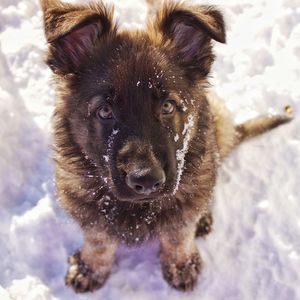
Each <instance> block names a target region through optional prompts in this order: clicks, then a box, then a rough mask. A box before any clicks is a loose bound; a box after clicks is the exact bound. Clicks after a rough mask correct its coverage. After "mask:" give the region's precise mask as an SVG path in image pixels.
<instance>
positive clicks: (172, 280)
mask: <svg viewBox="0 0 300 300" xmlns="http://www.w3.org/2000/svg"><path fill="white" fill-rule="evenodd" d="M196 226H197V223H196V222H192V223H190V224H188V225H185V226H184V227H183V228H176V229H175V228H173V229H172V230H171V231H169V232H164V233H162V234H161V236H160V260H161V266H162V272H163V276H164V278H165V280H166V281H167V282H168V283H169V284H170V285H171V286H172V287H174V288H176V289H178V290H181V291H191V290H193V288H194V287H195V285H196V283H197V277H198V273H199V272H200V270H201V265H202V263H201V258H200V254H199V251H198V249H197V246H196V243H195V231H196Z"/></svg>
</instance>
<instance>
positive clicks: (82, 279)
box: [65, 252, 108, 293]
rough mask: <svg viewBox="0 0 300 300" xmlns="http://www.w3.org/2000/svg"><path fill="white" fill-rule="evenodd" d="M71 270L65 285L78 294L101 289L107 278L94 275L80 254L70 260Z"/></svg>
mask: <svg viewBox="0 0 300 300" xmlns="http://www.w3.org/2000/svg"><path fill="white" fill-rule="evenodd" d="M68 262H69V265H70V267H69V270H68V272H67V275H66V277H65V283H66V285H68V286H72V287H73V289H74V290H75V292H76V293H85V292H92V291H94V290H97V289H99V288H101V287H102V286H103V284H104V282H105V280H106V278H107V277H108V274H107V276H101V275H100V274H96V273H94V272H93V271H92V270H91V269H90V268H89V267H88V266H87V265H86V264H85V263H84V261H83V260H82V259H81V254H80V252H77V253H75V254H74V255H73V256H70V257H69V259H68Z"/></svg>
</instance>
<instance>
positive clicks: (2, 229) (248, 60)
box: [0, 0, 300, 300]
mask: <svg viewBox="0 0 300 300" xmlns="http://www.w3.org/2000/svg"><path fill="white" fill-rule="evenodd" d="M114 2H115V6H116V11H117V16H118V18H119V19H120V23H121V24H123V25H124V26H142V25H143V22H144V20H145V16H146V13H147V8H146V4H145V3H144V2H143V1H142V0H141V1H137V0H126V1H125V0H122V1H121V0H119V1H117V0H115V1H114ZM193 2H197V3H203V2H202V1H201V0H196V1H193ZM206 3H211V4H219V5H220V7H221V8H222V9H223V11H224V13H225V16H226V20H227V24H228V26H227V27H228V43H227V45H216V52H217V57H218V58H217V61H216V63H215V65H214V79H212V83H213V84H214V86H215V90H216V91H217V93H218V94H219V95H220V96H221V97H223V98H224V99H226V102H227V103H228V106H229V107H230V109H231V110H232V111H233V112H234V113H235V115H236V116H237V117H236V119H237V121H242V120H245V119H246V118H249V117H252V116H255V115H257V114H261V113H265V112H270V113H272V112H280V111H282V109H283V107H284V106H285V105H286V104H290V105H291V106H292V107H293V109H294V113H295V119H294V120H293V122H292V123H290V124H288V125H285V126H282V127H280V128H278V129H276V130H274V131H272V132H270V133H268V134H266V135H264V136H261V137H259V138H257V139H255V140H252V141H249V142H247V143H245V144H244V145H242V146H241V147H240V148H239V149H238V150H236V151H235V152H234V153H233V154H232V155H231V157H230V158H228V159H227V161H226V162H225V163H224V165H223V167H222V169H221V170H220V174H219V179H218V185H217V188H216V193H215V196H216V202H215V207H214V216H215V226H214V232H213V233H212V234H210V235H209V236H208V237H207V238H206V239H205V240H203V239H199V240H198V241H197V243H198V246H199V249H200V251H201V253H202V257H203V259H204V261H205V268H204V271H203V273H202V274H201V276H200V278H199V284H198V286H197V288H196V290H195V291H194V292H192V293H190V294H182V293H179V292H177V291H174V290H172V289H171V288H169V287H168V286H167V284H166V283H165V282H164V281H163V279H162V275H161V272H160V266H159V260H158V258H157V251H158V244H157V242H155V241H154V242H151V243H149V244H146V245H144V246H142V247H141V248H137V249H127V248H125V247H122V249H120V251H119V253H118V262H117V265H116V266H115V268H114V271H113V273H112V275H111V277H110V279H109V280H108V282H107V284H106V285H105V287H104V288H103V289H101V290H100V291H97V292H95V293H94V294H87V295H75V294H74V293H73V291H72V290H71V289H69V288H67V287H65V286H64V281H63V277H64V274H65V272H66V268H67V256H68V254H71V253H72V252H73V251H74V250H75V249H77V248H78V247H79V246H80V244H81V241H82V235H81V232H80V229H79V228H78V226H77V225H76V224H74V223H73V221H72V220H70V219H69V218H68V216H66V215H65V213H64V212H63V211H62V209H61V208H60V207H59V206H58V205H57V202H56V195H55V189H54V184H53V165H52V162H51V151H50V144H51V133H50V132H51V125H50V117H51V114H52V111H53V98H54V93H53V88H52V83H51V74H50V71H49V70H48V69H47V67H46V66H45V65H44V64H43V61H42V60H43V55H44V50H45V40H44V37H43V31H42V26H41V12H40V9H39V6H38V3H37V0H34V1H33V0H32V1H29V0H1V1H0V44H1V47H0V153H1V156H0V199H1V209H0V270H1V275H0V299H1V300H5V299H12V300H40V299H48V300H50V299H62V300H68V299H92V300H93V299H105V300H116V299H118V300H119V299H121V300H127V299H130V300H135V299H136V300H148V299H149V300H150V299H172V300H173V299H174V300H175V299H191V300H194V299H197V300H198V299H203V300H224V299H232V300H233V299H237V300H247V299H249V300H253V299H259V300H265V299H270V300H271V299H272V300H273V299H279V300H296V299H300V199H299V184H300V182H299V179H300V117H299V114H300V109H299V105H300V1H299V0H274V1H267V0H255V1H253V0H227V1H226V3H225V1H222V0H216V1H209V2H208V1H206Z"/></svg>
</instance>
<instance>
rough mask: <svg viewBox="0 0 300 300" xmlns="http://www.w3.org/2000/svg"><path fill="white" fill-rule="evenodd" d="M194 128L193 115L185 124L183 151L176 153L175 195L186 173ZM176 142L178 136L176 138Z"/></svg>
mask: <svg viewBox="0 0 300 300" xmlns="http://www.w3.org/2000/svg"><path fill="white" fill-rule="evenodd" d="M193 128H194V117H193V116H192V115H189V116H188V118H187V122H186V123H185V124H184V128H183V131H182V135H183V136H184V138H183V145H182V149H179V150H177V151H176V159H177V178H176V184H175V187H174V190H173V195H175V194H176V192H177V190H178V188H179V185H180V180H181V177H182V174H183V171H184V164H185V155H186V154H187V153H188V151H189V142H190V139H191V131H192V130H193ZM174 139H175V141H176V136H175V137H174Z"/></svg>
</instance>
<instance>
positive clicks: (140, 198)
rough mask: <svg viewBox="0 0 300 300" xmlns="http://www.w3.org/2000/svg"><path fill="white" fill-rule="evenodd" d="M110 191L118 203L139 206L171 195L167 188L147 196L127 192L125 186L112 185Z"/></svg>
mask: <svg viewBox="0 0 300 300" xmlns="http://www.w3.org/2000/svg"><path fill="white" fill-rule="evenodd" d="M110 190H111V192H112V194H113V195H114V197H115V198H116V199H117V200H119V201H124V202H132V203H141V204H142V203H146V202H155V201H158V200H160V199H162V198H165V197H168V196H170V195H171V191H169V189H168V188H164V189H162V190H159V191H157V192H153V193H151V194H149V195H141V194H137V193H134V192H132V191H131V190H129V189H128V188H127V186H125V185H121V186H116V185H114V184H113V185H112V186H111V188H110Z"/></svg>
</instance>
